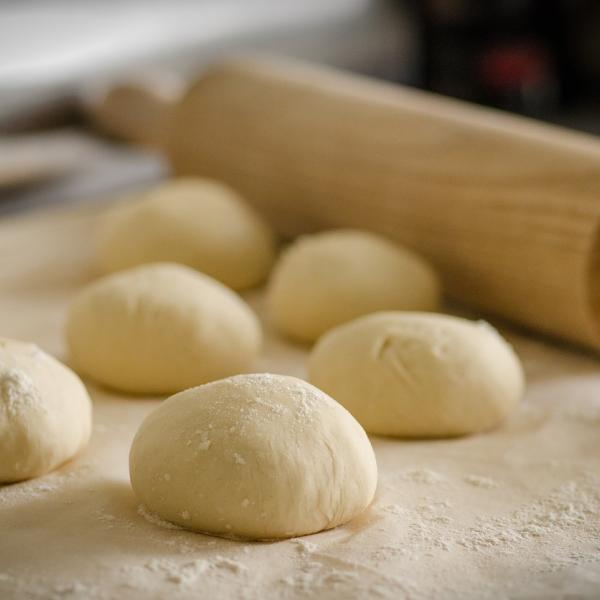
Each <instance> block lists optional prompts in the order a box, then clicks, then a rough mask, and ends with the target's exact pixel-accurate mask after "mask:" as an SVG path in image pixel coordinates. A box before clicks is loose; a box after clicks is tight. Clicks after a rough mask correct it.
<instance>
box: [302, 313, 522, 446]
mask: <svg viewBox="0 0 600 600" xmlns="http://www.w3.org/2000/svg"><path fill="white" fill-rule="evenodd" d="M308 368H309V379H310V381H311V382H312V383H314V384H315V385H316V386H318V387H319V388H321V389H322V390H324V391H325V392H327V393H328V394H331V395H332V396H333V397H334V398H335V399H336V400H337V401H338V402H341V403H342V404H343V405H344V406H345V407H346V408H347V409H348V410H349V411H350V412H351V413H352V414H353V415H354V416H355V417H356V418H357V419H358V421H359V422H360V423H361V424H362V426H363V427H364V428H365V429H366V430H367V431H368V432H369V433H373V434H380V435H394V436H401V437H438V436H439V437H445V436H457V435H463V434H468V433H475V432H477V431H484V430H486V429H489V428H491V427H494V426H495V425H498V424H499V423H500V422H501V421H502V420H503V419H504V417H505V416H506V415H507V414H508V413H509V412H510V410H511V409H512V408H513V407H514V406H515V405H516V404H517V402H518V401H519V399H520V398H521V395H522V393H523V385H524V382H523V372H522V369H521V364H520V362H519V359H518V358H517V356H516V355H515V353H514V352H513V350H512V348H511V347H510V345H509V344H508V343H506V342H505V341H504V340H503V339H502V337H501V336H500V335H499V334H498V332H497V331H496V330H495V329H493V328H492V327H491V326H490V325H488V324H487V323H485V322H483V321H479V322H472V321H467V320H466V319H460V318H457V317H451V316H447V315H434V314H426V313H400V312H396V313H395V312H386V313H377V314H373V315H368V316H366V317H362V318H360V319H356V320H355V321H352V322H351V323H347V324H345V325H341V326H340V327H337V328H336V329H334V330H332V331H330V332H329V333H328V334H327V335H325V336H324V337H323V338H322V339H320V340H319V342H318V343H317V345H316V346H315V348H314V349H313V351H312V353H311V355H310V358H309V367H308Z"/></svg>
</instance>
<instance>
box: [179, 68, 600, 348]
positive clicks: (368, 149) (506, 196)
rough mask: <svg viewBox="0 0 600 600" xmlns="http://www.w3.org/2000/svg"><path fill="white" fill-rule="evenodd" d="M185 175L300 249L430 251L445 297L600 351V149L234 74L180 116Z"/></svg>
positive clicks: (284, 71)
mask: <svg viewBox="0 0 600 600" xmlns="http://www.w3.org/2000/svg"><path fill="white" fill-rule="evenodd" d="M169 154H170V158H171V161H172V163H173V167H174V170H175V172H176V173H178V174H183V175H185V174H199V175H204V176H209V177H215V178H220V179H223V180H225V181H228V182H229V183H230V184H232V185H233V186H235V187H237V188H238V189H239V190H240V191H241V192H243V193H244V194H245V195H246V196H247V197H248V198H249V200H250V201H251V202H252V203H253V204H255V205H256V206H257V207H258V208H260V209H261V210H262V211H263V212H264V213H265V215H267V216H268V217H270V218H271V220H272V222H273V223H274V224H275V225H276V226H277V227H278V229H279V230H280V231H281V232H282V233H284V234H287V235H296V234H298V233H302V232H305V231H309V230H314V229H319V228H325V227H360V228H368V229H371V230H374V231H378V232H380V233H383V234H386V235H388V236H390V237H392V238H394V239H396V240H398V241H400V242H402V243H404V244H407V245H408V246H411V247H412V248H414V249H415V250H417V251H419V252H421V253H422V254H423V255H425V256H426V257H427V258H429V259H430V260H431V262H432V263H433V264H434V265H435V266H436V267H437V268H438V269H439V271H440V273H441V275H442V277H443V279H444V283H445V288H446V290H447V293H448V295H449V296H450V297H452V298H454V299H457V300H459V301H461V302H463V303H465V304H467V305H469V306H471V307H474V308H476V309H479V310H482V311H484V312H486V313H490V314H497V315H501V316H503V317H506V318H509V319H512V320H513V321H516V322H518V323H521V324H524V325H527V326H529V327H532V328H535V329H537V330H541V331H544V332H546V333H549V334H553V335H556V336H560V337H562V338H565V339H568V340H571V341H575V342H578V343H583V344H585V345H588V346H593V347H595V348H600V325H599V314H600V309H599V303H600V291H599V289H598V288H599V279H600V271H599V268H600V266H599V262H598V261H599V256H600V253H599V242H598V226H599V225H598V224H599V217H600V143H599V142H598V141H596V140H595V139H594V138H592V137H588V136H585V135H582V134H576V133H572V132H569V131H566V130H562V129H559V128H555V127H551V126H546V125H541V124H537V123H535V122H532V121H529V120H527V119H522V118H518V117H512V116H508V115H504V114H501V113H498V112H496V111H491V110H486V109H482V108H476V107H473V106H469V105H467V104H463V103H460V102H457V101H452V100H448V99H443V98H438V97H435V96H433V95H430V94H427V93H423V92H418V91H414V90H408V89H404V88H402V87H399V86H393V85H389V84H384V83H378V82H374V81H371V80H368V79H365V78H361V77H357V76H352V75H345V74H339V73H334V72H332V71H329V70H327V69H320V68H312V67H307V66H303V65H299V64H295V63H288V62H285V63H279V62H269V61H267V62H265V61H263V62H260V61H248V62H244V61H241V62H237V63H236V62H233V63H230V64H226V65H223V66H221V67H217V68H215V69H213V70H212V71H210V72H209V73H208V74H207V75H206V76H205V77H204V78H203V79H202V80H200V81H199V82H198V83H197V84H196V85H194V86H193V87H192V88H191V89H190V90H189V91H188V92H187V94H186V95H185V96H184V98H183V99H182V101H181V102H180V103H179V104H178V106H177V108H176V109H175V114H174V117H173V129H172V131H171V137H170V145H169Z"/></svg>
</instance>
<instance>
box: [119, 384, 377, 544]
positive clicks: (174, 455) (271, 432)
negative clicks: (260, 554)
mask: <svg viewBox="0 0 600 600" xmlns="http://www.w3.org/2000/svg"><path fill="white" fill-rule="evenodd" d="M129 471H130V476H131V484H132V486H133V489H134V491H135V493H136V495H137V497H138V498H139V500H140V501H141V502H143V503H144V504H145V505H146V506H147V507H148V508H149V509H150V510H151V511H154V512H155V513H157V514H158V515H159V516H161V517H163V518H164V519H167V520H168V521H171V522H173V523H176V524H178V525H181V526H183V527H186V528H188V529H193V530H196V531H201V532H206V533H212V534H215V535H219V536H225V537H241V538H249V539H277V538H286V537H294V536H297V535H305V534H309V533H315V532H317V531H321V530H323V529H330V528H332V527H336V526H337V525H341V524H342V523H345V522H346V521H349V520H350V519H352V518H353V517H355V516H356V515H358V514H359V513H361V512H362V511H363V510H365V508H367V506H368V505H369V504H370V503H371V500H372V499H373V495H374V493H375V487H376V485H377V464H376V462H375V456H374V454H373V449H372V447H371V444H370V442H369V439H368V438H367V435H366V434H365V432H364V430H363V428H362V427H361V426H360V425H359V424H358V423H357V422H356V420H355V419H354V418H353V417H352V415H351V414H350V413H349V412H348V411H346V410H345V409H344V408H343V407H342V406H340V405H339V404H338V403H337V402H335V401H334V400H332V399H331V398H330V397H329V396H327V395H325V394H324V393H323V392H321V391H320V390H318V389H317V388H315V387H313V386H312V385H310V384H308V383H306V382H305V381H302V380H301V379H296V378H295V377H286V376H283V375H271V374H266V373H263V374H258V375H239V376H237V377H231V378H229V379H223V380H221V381H216V382H213V383H209V384H208V385H203V386H201V387H197V388H194V389H191V390H185V391H184V392H181V393H179V394H177V395H175V396H172V397H171V398H169V399H168V400H166V401H165V402H163V403H162V404H161V405H160V406H159V407H158V408H157V409H156V410H155V411H154V412H153V413H151V414H150V415H149V416H148V417H147V418H146V419H145V421H144V422H143V423H142V425H141V426H140V428H139V430H138V432H137V434H136V436H135V439H134V440H133V444H132V446H131V453H130V457H129Z"/></svg>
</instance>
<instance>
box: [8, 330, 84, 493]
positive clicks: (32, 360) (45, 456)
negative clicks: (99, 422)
mask: <svg viewBox="0 0 600 600" xmlns="http://www.w3.org/2000/svg"><path fill="white" fill-rule="evenodd" d="M91 426H92V404H91V402H90V398H89V396H88V393H87V391H86V389H85V387H84V386H83V383H81V381H80V379H79V377H77V375H75V373H73V372H72V371H71V370H70V369H68V368H67V367H65V366H64V365H63V364H61V363H60V362H58V361H57V360H56V359H54V358H52V357H51V356H49V355H48V354H46V353H45V352H42V350H40V349H39V348H38V347H37V346H35V345H34V344H27V343H25V342H19V341H16V340H9V339H7V338H0V482H4V483H8V482H14V481H22V480H23V479H29V478H31V477H38V476H40V475H43V474H44V473H47V472H48V471H51V470H52V469H55V468H56V467H58V466H60V465H61V464H63V463H64V462H66V461H68V460H69V459H71V458H73V457H74V456H75V455H76V454H77V453H78V452H79V451H80V450H81V449H82V448H83V447H84V446H85V445H86V444H87V443H88V440H89V438H90V432H91Z"/></svg>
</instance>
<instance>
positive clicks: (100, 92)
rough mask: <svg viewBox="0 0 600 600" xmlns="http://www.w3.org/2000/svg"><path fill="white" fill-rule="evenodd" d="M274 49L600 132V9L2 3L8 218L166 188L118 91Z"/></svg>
mask: <svg viewBox="0 0 600 600" xmlns="http://www.w3.org/2000/svg"><path fill="white" fill-rule="evenodd" d="M251 53H261V54H264V53H267V54H276V55H277V54H278V55H285V56H291V57H296V58H300V59H305V60H310V61H313V62H317V63H322V64H327V65H331V66H334V67H338V68H342V69H347V70H351V71H355V72H359V73H364V74H367V75H370V76H373V77H378V78H382V79H386V80H390V81H394V82H398V83H402V84H405V85H409V86H414V87H419V88H422V89H426V90H430V91H433V92H436V93H439V94H444V95H448V96H453V97H457V98H461V99H464V100H468V101H471V102H476V103H480V104H484V105H488V106H493V107H497V108H500V109H503V110H508V111H512V112H515V113H520V114H524V115H528V116H531V117H534V118H538V119H543V120H546V121H550V122H554V123H558V124H561V125H564V126H567V127H572V128H575V129H580V130H583V131H588V132H591V133H596V134H597V133H600V2H598V1H597V0H490V1H488V2H481V1H477V0H412V1H411V0H396V1H394V0H327V1H323V0H302V2H298V1H297V0H237V1H236V0H196V1H195V2H193V1H182V0H163V1H162V2H159V1H145V2H143V1H141V0H112V1H111V0H104V1H102V2H101V1H98V0H77V1H75V0H73V1H70V2H69V1H66V0H46V1H43V0H42V1H40V0H12V1H11V0H4V1H3V2H2V3H1V4H0V214H8V213H14V212H15V211H21V210H25V209H26V208H32V207H37V206H40V205H41V206H48V205H52V204H56V203H59V202H75V201H83V200H94V199H97V198H101V197H103V196H106V195H107V194H110V193H111V192H112V191H114V190H125V189H127V188H129V187H134V186H139V185H143V184H145V183H148V182H151V181H154V180H156V179H158V178H161V177H163V176H164V175H165V174H166V172H167V168H168V167H167V165H166V164H165V161H164V159H163V157H162V155H161V153H160V152H157V151H155V150H152V149H148V148H146V149H142V148H139V147H137V148H136V147H134V146H131V145H126V144H120V143H117V142H116V141H114V140H112V141H111V140H110V137H108V136H106V135H105V134H106V133H107V130H106V129H103V128H102V123H101V122H99V121H98V119H97V118H94V115H95V114H97V109H98V106H99V105H101V104H102V102H103V99H105V98H106V97H107V96H106V94H107V93H110V90H111V89H113V88H114V87H115V86H117V85H119V84H120V83H122V82H124V81H136V80H140V79H143V80H144V81H146V82H148V81H149V82H160V89H161V90H162V93H163V94H166V95H167V96H168V95H169V94H171V93H172V94H174V95H176V94H177V93H180V90H181V89H182V88H184V87H185V85H186V84H187V83H188V82H190V81H193V80H194V79H195V78H197V77H199V76H201V74H202V72H203V71H204V69H206V68H207V66H209V65H210V64H211V63H212V62H214V61H216V60H218V59H219V58H221V57H224V56H230V55H247V54H251Z"/></svg>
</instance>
